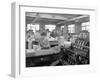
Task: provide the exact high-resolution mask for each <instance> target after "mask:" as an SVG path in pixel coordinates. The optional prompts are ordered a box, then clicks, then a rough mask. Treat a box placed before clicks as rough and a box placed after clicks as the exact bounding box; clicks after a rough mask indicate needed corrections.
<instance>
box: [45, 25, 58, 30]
mask: <svg viewBox="0 0 100 80" xmlns="http://www.w3.org/2000/svg"><path fill="white" fill-rule="evenodd" d="M55 27H56V26H55V25H45V29H49V31H53V30H54V29H55Z"/></svg>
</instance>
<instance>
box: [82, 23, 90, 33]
mask: <svg viewBox="0 0 100 80" xmlns="http://www.w3.org/2000/svg"><path fill="white" fill-rule="evenodd" d="M82 30H87V31H89V22H84V23H82Z"/></svg>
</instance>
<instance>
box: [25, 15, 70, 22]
mask: <svg viewBox="0 0 100 80" xmlns="http://www.w3.org/2000/svg"><path fill="white" fill-rule="evenodd" d="M26 16H28V17H37V15H36V13H35V14H32V13H29V14H26ZM39 17H40V18H47V19H58V20H67V19H68V18H67V17H64V16H60V15H50V14H39Z"/></svg>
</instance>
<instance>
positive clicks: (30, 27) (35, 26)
mask: <svg viewBox="0 0 100 80" xmlns="http://www.w3.org/2000/svg"><path fill="white" fill-rule="evenodd" d="M30 29H31V30H33V32H36V30H39V24H34V25H33V24H27V30H30Z"/></svg>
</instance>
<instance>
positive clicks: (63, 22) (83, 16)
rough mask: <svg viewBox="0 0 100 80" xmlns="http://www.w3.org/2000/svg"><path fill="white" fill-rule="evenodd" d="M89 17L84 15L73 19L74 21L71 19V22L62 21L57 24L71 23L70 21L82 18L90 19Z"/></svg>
mask: <svg viewBox="0 0 100 80" xmlns="http://www.w3.org/2000/svg"><path fill="white" fill-rule="evenodd" d="M88 17H89V16H88V15H83V16H79V17H75V18H72V19H69V20H65V21H61V22H59V23H57V24H62V23H66V22H70V21H75V20H79V19H82V18H88Z"/></svg>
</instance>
